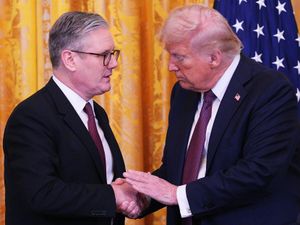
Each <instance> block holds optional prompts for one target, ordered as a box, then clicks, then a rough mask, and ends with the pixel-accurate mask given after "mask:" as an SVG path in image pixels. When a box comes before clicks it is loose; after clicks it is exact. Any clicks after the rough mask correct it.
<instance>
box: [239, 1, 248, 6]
mask: <svg viewBox="0 0 300 225" xmlns="http://www.w3.org/2000/svg"><path fill="white" fill-rule="evenodd" d="M242 2H247V0H239V5H240V4H242Z"/></svg>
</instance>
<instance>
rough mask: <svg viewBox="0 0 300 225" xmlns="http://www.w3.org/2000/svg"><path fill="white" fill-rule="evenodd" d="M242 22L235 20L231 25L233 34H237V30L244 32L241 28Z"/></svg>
mask: <svg viewBox="0 0 300 225" xmlns="http://www.w3.org/2000/svg"><path fill="white" fill-rule="evenodd" d="M243 23H244V21H241V22H240V21H239V20H238V19H236V21H235V24H234V25H233V27H234V28H235V33H237V32H239V30H244V28H243V27H242V25H243Z"/></svg>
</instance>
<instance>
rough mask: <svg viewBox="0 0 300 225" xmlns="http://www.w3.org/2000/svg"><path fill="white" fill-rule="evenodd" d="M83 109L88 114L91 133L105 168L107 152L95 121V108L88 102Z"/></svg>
mask: <svg viewBox="0 0 300 225" xmlns="http://www.w3.org/2000/svg"><path fill="white" fill-rule="evenodd" d="M83 111H84V112H85V113H86V114H87V115H88V130H89V133H90V135H91V137H92V139H93V140H94V142H95V144H96V146H97V149H98V153H99V155H100V159H101V161H102V163H103V166H104V168H106V163H105V153H104V149H103V145H102V142H101V139H100V136H99V133H98V130H97V127H96V123H95V116H94V113H93V109H92V106H91V104H90V103H89V102H88V103H86V105H85V107H84V109H83Z"/></svg>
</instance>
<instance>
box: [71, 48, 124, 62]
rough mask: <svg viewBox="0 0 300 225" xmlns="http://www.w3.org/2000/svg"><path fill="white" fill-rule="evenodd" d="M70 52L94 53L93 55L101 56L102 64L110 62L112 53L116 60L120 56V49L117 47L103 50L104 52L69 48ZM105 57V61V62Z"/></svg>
mask: <svg viewBox="0 0 300 225" xmlns="http://www.w3.org/2000/svg"><path fill="white" fill-rule="evenodd" d="M70 51H71V52H76V53H82V54H87V55H95V56H103V66H107V65H108V64H109V63H110V60H111V56H112V55H113V56H114V57H115V59H116V60H118V58H119V56H120V52H121V50H119V49H114V50H112V51H109V52H104V53H95V52H84V51H79V50H70ZM106 59H107V63H105V61H106Z"/></svg>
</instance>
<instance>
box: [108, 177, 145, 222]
mask: <svg viewBox="0 0 300 225" xmlns="http://www.w3.org/2000/svg"><path fill="white" fill-rule="evenodd" d="M112 188H113V190H114V193H115V198H116V205H117V211H118V212H121V213H123V214H124V215H126V216H127V217H129V218H133V219H135V218H137V217H138V216H139V215H140V213H141V212H142V211H143V210H144V209H145V208H146V207H147V205H148V202H147V199H146V197H145V196H144V195H143V194H141V193H139V192H137V191H136V190H135V189H133V188H132V186H131V185H130V184H129V183H127V182H126V181H125V179H121V178H118V179H117V180H116V181H115V182H113V183H112Z"/></svg>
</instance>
